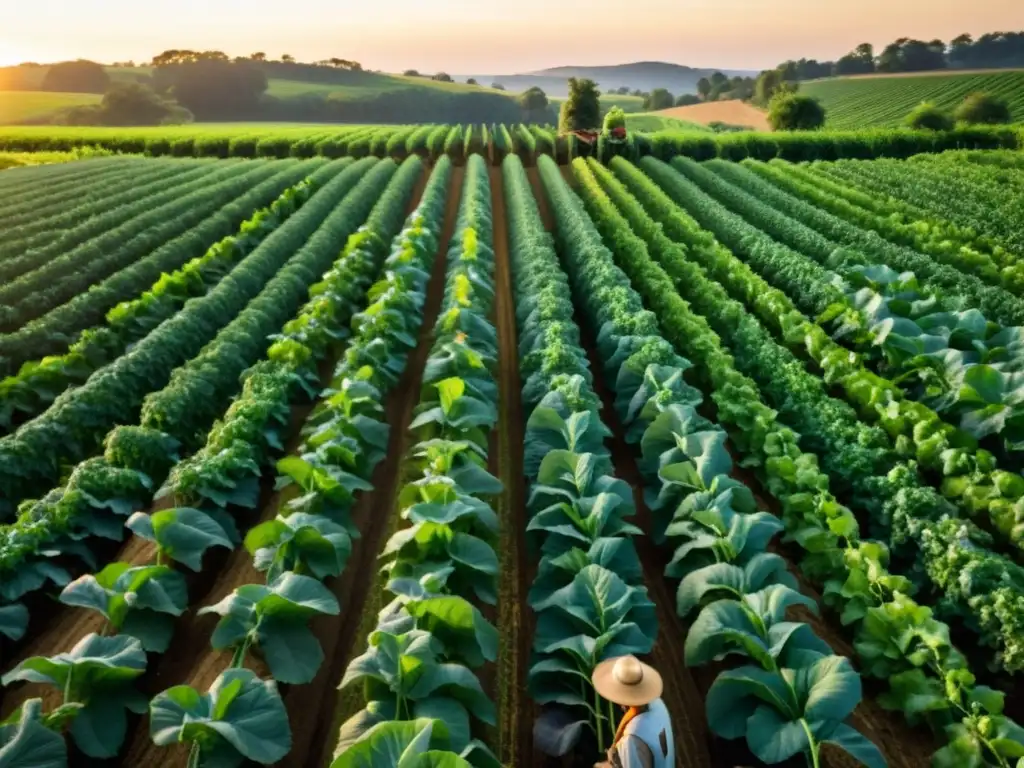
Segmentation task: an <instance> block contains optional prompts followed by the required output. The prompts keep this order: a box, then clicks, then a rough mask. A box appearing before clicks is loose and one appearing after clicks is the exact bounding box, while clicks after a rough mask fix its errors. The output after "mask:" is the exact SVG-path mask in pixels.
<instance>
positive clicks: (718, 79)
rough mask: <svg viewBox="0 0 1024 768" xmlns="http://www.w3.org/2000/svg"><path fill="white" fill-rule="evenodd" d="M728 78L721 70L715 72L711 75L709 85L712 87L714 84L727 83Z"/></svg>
mask: <svg viewBox="0 0 1024 768" xmlns="http://www.w3.org/2000/svg"><path fill="white" fill-rule="evenodd" d="M728 83H729V78H728V77H726V76H725V75H723V74H722V73H721V72H715V73H714V74H713V75H712V76H711V87H712V88H714V87H715V86H716V85H728Z"/></svg>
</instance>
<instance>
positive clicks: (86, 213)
mask: <svg viewBox="0 0 1024 768" xmlns="http://www.w3.org/2000/svg"><path fill="white" fill-rule="evenodd" d="M138 166H139V167H138V168H137V173H136V174H133V175H132V176H131V177H130V178H125V177H124V176H123V175H118V176H115V177H114V178H113V179H110V180H109V181H107V182H106V183H104V184H97V183H80V184H79V185H77V186H76V187H74V188H73V192H72V194H73V195H74V196H73V197H70V196H69V198H68V199H67V200H65V201H64V202H63V203H62V205H61V207H60V208H59V209H58V210H57V211H56V212H55V214H54V215H46V213H45V210H40V206H39V205H38V202H37V204H36V205H29V206H28V207H26V208H24V211H25V212H24V213H23V214H22V215H21V216H20V217H18V216H10V217H7V218H6V223H5V237H4V242H3V245H2V246H0V258H2V259H3V262H2V264H3V266H2V267H0V280H4V281H9V280H13V279H14V278H16V277H18V276H20V275H22V274H23V273H24V272H27V271H31V270H32V269H34V268H36V267H37V266H38V265H40V264H42V263H44V262H45V261H46V260H47V259H48V258H49V257H50V256H52V255H53V254H55V253H60V252H61V251H63V250H67V249H68V246H67V244H65V241H69V242H70V243H72V244H74V243H79V242H83V241H84V240H85V239H87V237H88V236H90V235H89V233H90V232H91V233H92V235H91V236H95V235H98V234H101V233H103V232H104V231H106V230H107V229H110V228H111V227H114V226H116V225H117V224H119V223H122V222H123V221H126V220H127V219H129V218H131V217H132V215H133V212H137V211H138V210H139V208H138V207H135V206H132V205H129V204H131V203H136V202H139V201H141V200H147V201H148V204H149V205H158V204H159V203H158V202H157V201H158V200H159V198H154V197H151V196H152V195H157V194H161V193H164V192H167V191H169V190H170V189H173V188H176V187H177V185H181V184H183V183H184V182H186V181H189V180H193V179H198V178H201V177H204V176H205V175H206V174H207V173H209V172H210V171H212V170H214V166H213V165H212V164H211V163H208V162H196V161H182V160H178V161H168V162H158V163H141V162H140V163H139V164H138ZM89 181H90V182H91V181H92V179H90V180H89ZM166 199H167V200H169V199H173V198H166ZM45 200H46V202H47V204H49V203H50V202H51V201H52V200H53V197H51V196H47V197H46V198H45ZM114 209H117V210H118V212H119V213H120V217H114V218H111V217H109V216H104V215H103V214H107V213H109V212H111V211H113V210H114ZM19 221H21V222H23V223H19Z"/></svg>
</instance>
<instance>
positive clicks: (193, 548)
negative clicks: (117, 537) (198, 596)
mask: <svg viewBox="0 0 1024 768" xmlns="http://www.w3.org/2000/svg"><path fill="white" fill-rule="evenodd" d="M125 525H126V526H127V527H128V529H129V530H131V531H132V532H133V533H135V535H136V536H139V537H141V538H143V539H146V540H147V541H155V542H156V543H157V544H158V545H159V547H160V552H161V553H163V554H166V555H167V556H169V557H170V558H171V559H173V560H175V561H177V562H179V563H183V564H185V565H186V566H188V567H189V568H191V569H192V570H193V571H199V570H202V567H203V554H204V553H205V552H206V550H207V549H209V548H210V547H225V548H227V549H232V548H233V545H232V543H231V539H230V538H229V536H228V533H227V532H226V531H225V530H224V528H223V527H221V525H220V523H218V522H217V521H216V520H215V519H214V518H212V517H210V516H209V515H207V514H205V513H204V512H200V511H199V510H198V509H190V508H188V507H181V508H177V509H164V510H161V511H159V512H154V513H153V514H152V515H147V514H146V513H145V512H136V513H135V514H133V515H132V516H131V517H130V518H128V522H127V523H125Z"/></svg>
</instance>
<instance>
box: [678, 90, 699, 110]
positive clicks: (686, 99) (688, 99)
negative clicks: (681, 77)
mask: <svg viewBox="0 0 1024 768" xmlns="http://www.w3.org/2000/svg"><path fill="white" fill-rule="evenodd" d="M700 103H701V102H700V96H698V95H697V94H696V93H684V94H683V95H682V96H680V97H679V98H678V99H676V106H677V107H692V106H693V105H694V104H700Z"/></svg>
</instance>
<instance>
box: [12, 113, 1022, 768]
mask: <svg viewBox="0 0 1024 768" xmlns="http://www.w3.org/2000/svg"><path fill="white" fill-rule="evenodd" d="M448 132H450V129H449V130H448ZM531 135H533V134H531ZM701 135H704V134H701ZM463 138H464V136H463ZM534 138H537V137H536V136H534ZM523 140H524V141H525V138H524V139H523ZM475 146H477V145H471V144H464V145H463V151H462V152H461V153H456V154H449V153H446V152H440V153H438V154H437V155H436V156H434V157H433V158H424V157H421V156H420V155H419V154H417V153H410V154H409V155H408V156H407V157H404V158H395V157H385V158H378V157H375V156H362V157H344V158H330V157H325V156H322V155H315V156H311V157H267V158H259V159H251V160H246V159H240V158H236V157H231V158H228V159H216V158H211V157H186V156H181V157H149V158H147V157H140V156H129V155H119V156H112V157H95V158H86V159H82V160H78V161H76V162H70V163H63V164H54V165H46V166H37V167H24V168H14V169H11V170H7V171H4V172H0V227H2V228H3V231H4V233H5V238H4V241H3V243H0V723H2V725H0V758H3V759H2V760H0V764H3V765H4V766H5V768H7V766H10V767H11V768H27V767H28V766H37V765H40V764H44V765H46V766H47V767H48V768H50V767H51V766H52V767H53V768H57V767H58V766H63V765H102V766H111V767H114V766H117V767H118V768H122V767H123V768H129V767H131V768H134V767H136V766H149V765H154V766H155V765H167V766H186V765H187V766H221V765H240V764H242V763H243V762H245V761H248V762H250V763H256V764H263V765H278V766H289V767H291V766H294V767H295V768H304V767H306V766H328V765H330V766H332V767H333V768H357V767H358V768H367V767H369V768H378V767H379V768H393V766H395V765H396V764H399V763H398V757H397V756H399V755H403V759H404V760H406V761H408V763H409V764H411V765H416V764H424V765H425V764H431V765H446V766H453V768H459V767H460V766H462V767H464V766H474V767H476V768H498V767H500V766H505V767H506V768H507V767H509V766H519V767H522V768H525V767H526V766H531V767H532V766H538V767H539V768H547V767H548V766H550V767H551V768H554V766H556V765H557V766H563V765H574V766H575V765H585V766H590V765H592V764H593V763H594V762H595V761H596V760H598V759H600V758H601V756H602V755H603V752H604V750H605V749H606V748H607V747H608V746H609V745H610V743H611V740H612V738H613V737H614V733H615V723H616V721H617V718H618V716H619V715H618V714H617V713H614V712H613V708H612V706H611V705H610V704H609V703H608V702H605V701H603V700H602V699H601V698H600V697H599V696H598V695H597V694H596V692H595V691H594V690H593V688H592V687H591V685H590V683H589V682H588V681H589V678H590V674H591V672H592V671H593V668H594V666H595V665H596V663H597V662H599V661H600V660H601V659H602V658H605V657H607V656H614V655H620V654H625V653H632V654H636V655H637V656H639V657H641V658H643V659H644V660H646V661H648V662H649V663H651V664H653V665H654V666H655V667H656V668H657V669H658V670H659V671H660V672H661V674H662V675H663V677H664V679H665V694H664V699H665V702H666V704H667V706H668V708H669V711H670V714H671V717H672V724H673V731H674V735H675V764H676V766H679V767H680V768H735V766H756V765H757V766H759V765H784V766H787V767H788V766H798V765H805V764H806V765H811V766H814V767H815V768H825V767H827V768H850V767H852V766H856V765H866V766H869V768H876V767H878V766H883V765H889V766H894V767H895V768H925V766H928V765H935V766H940V767H943V766H946V767H949V768H952V767H953V766H959V765H974V766H986V767H991V768H996V767H998V768H1013V766H1015V765H1016V764H1017V760H1018V757H1020V756H1021V755H1024V729H1022V728H1021V726H1020V725H1019V724H1018V723H1020V722H1021V721H1022V719H1024V699H1022V697H1021V686H1020V685H1019V676H1020V674H1021V673H1022V670H1024V567H1022V565H1021V564H1022V563H1024V511H1022V510H1024V481H1022V480H1021V477H1020V472H1021V469H1022V467H1024V435H1022V434H1020V432H1021V429H1022V426H1021V425H1022V424H1024V418H1022V414H1021V407H1022V406H1021V404H1020V403H1021V401H1022V398H1021V397H1020V392H1019V390H1020V388H1021V382H1020V376H1019V371H1020V370H1021V367H1022V363H1021V349H1024V345H1022V342H1021V339H1022V338H1024V331H1022V327H1024V262H1022V255H1024V160H1022V158H1021V153H1020V152H1018V151H1009V150H987V151H975V150H971V151H966V150H965V151H952V152H945V153H941V154H930V155H917V156H914V157H913V158H910V159H895V158H879V159H869V160H867V159H843V160H832V161H816V162H811V163H802V164H796V163H791V162H788V161H785V160H781V159H772V160H770V161H763V160H757V159H753V158H749V157H748V158H746V159H743V160H742V161H741V162H731V161H727V160H725V159H722V158H715V159H708V160H707V161H705V162H698V161H697V160H694V159H693V158H691V157H685V156H675V157H666V158H664V159H659V157H656V156H654V155H648V156H645V157H641V158H637V159H634V160H629V159H626V158H624V157H614V158H609V159H608V162H606V163H604V164H602V163H600V162H598V161H597V159H595V158H592V157H590V158H585V157H576V158H571V159H570V158H566V160H567V162H565V163H563V164H561V165H559V164H558V163H557V162H556V160H555V159H554V158H553V157H552V156H550V155H549V154H545V153H538V152H536V151H531V152H518V151H510V152H505V153H504V154H503V155H502V156H500V157H498V158H495V157H494V156H493V154H490V155H489V156H485V155H483V154H480V153H479V152H477V151H474V147H475ZM370 155H372V153H370ZM925 715H926V716H925ZM428 751H429V752H430V753H431V754H429V755H427V754H425V753H427V752H428ZM439 753H443V754H439ZM553 753H559V754H553ZM40 756H45V757H46V760H47V761H48V762H45V763H40V762H39V760H40ZM417 756H419V758H418V759H419V760H420V762H419V763H416V762H414V759H417ZM427 761H430V762H427ZM402 764H405V763H402Z"/></svg>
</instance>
